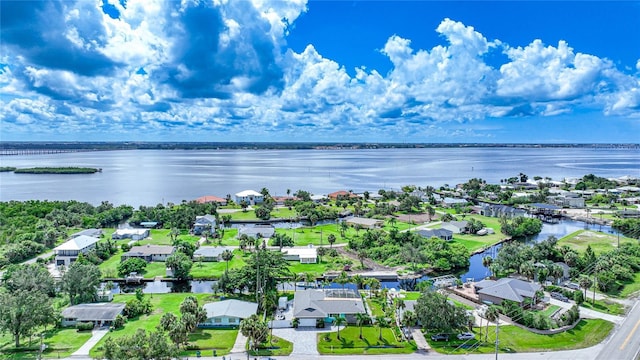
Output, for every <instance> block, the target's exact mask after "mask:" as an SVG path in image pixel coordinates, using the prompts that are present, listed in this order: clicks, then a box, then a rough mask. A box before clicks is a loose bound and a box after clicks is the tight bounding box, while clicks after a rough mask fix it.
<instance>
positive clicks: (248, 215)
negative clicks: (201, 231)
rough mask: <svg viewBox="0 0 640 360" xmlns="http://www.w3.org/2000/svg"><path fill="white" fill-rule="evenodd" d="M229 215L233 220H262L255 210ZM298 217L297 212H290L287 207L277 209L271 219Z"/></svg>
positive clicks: (272, 212) (273, 211)
mask: <svg viewBox="0 0 640 360" xmlns="http://www.w3.org/2000/svg"><path fill="white" fill-rule="evenodd" d="M254 209H255V207H254ZM229 215H231V219H232V220H260V219H258V217H257V216H256V212H255V210H247V211H236V212H233V213H229ZM297 216H298V214H297V213H296V211H295V210H293V209H291V210H289V208H287V207H277V208H275V209H273V210H272V211H271V219H290V218H295V217H297Z"/></svg>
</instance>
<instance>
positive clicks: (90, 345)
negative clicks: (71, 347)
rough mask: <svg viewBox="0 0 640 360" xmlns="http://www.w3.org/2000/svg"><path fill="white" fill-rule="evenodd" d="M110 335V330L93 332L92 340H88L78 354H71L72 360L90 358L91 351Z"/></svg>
mask: <svg viewBox="0 0 640 360" xmlns="http://www.w3.org/2000/svg"><path fill="white" fill-rule="evenodd" d="M107 333H109V330H93V331H92V332H91V338H90V339H89V340H87V342H86V343H84V345H82V346H81V347H80V349H78V350H77V351H76V352H74V353H73V354H71V357H72V358H87V357H89V351H90V350H91V349H92V348H93V347H94V346H95V345H96V344H97V343H98V341H100V339H102V338H103V337H104V336H105V335H107Z"/></svg>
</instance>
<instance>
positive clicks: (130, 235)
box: [111, 229, 149, 240]
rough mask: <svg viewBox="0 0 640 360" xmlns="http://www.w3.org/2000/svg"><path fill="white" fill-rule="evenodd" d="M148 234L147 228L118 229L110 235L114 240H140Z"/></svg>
mask: <svg viewBox="0 0 640 360" xmlns="http://www.w3.org/2000/svg"><path fill="white" fill-rule="evenodd" d="M148 236H149V229H118V230H116V231H115V232H114V233H113V234H112V235H111V238H112V239H114V240H119V239H131V240H142V239H144V238H147V237H148Z"/></svg>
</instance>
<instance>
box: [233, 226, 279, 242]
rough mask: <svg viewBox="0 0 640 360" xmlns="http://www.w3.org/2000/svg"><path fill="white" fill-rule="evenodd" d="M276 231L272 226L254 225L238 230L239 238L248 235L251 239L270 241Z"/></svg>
mask: <svg viewBox="0 0 640 360" xmlns="http://www.w3.org/2000/svg"><path fill="white" fill-rule="evenodd" d="M275 232H276V229H275V228H274V227H273V226H271V225H254V226H246V225H245V226H241V227H239V228H238V237H240V236H242V235H243V234H246V235H247V236H249V237H250V238H254V239H257V238H263V239H269V238H271V237H272V236H273V234H275Z"/></svg>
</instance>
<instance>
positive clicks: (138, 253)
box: [121, 244, 176, 261]
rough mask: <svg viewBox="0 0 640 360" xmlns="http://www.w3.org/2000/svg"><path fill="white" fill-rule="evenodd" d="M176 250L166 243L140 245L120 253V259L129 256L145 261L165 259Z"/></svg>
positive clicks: (122, 259)
mask: <svg viewBox="0 0 640 360" xmlns="http://www.w3.org/2000/svg"><path fill="white" fill-rule="evenodd" d="M175 251H176V248H175V247H173V246H168V245H150V244H147V245H142V246H134V247H132V248H131V250H129V251H127V252H126V253H124V254H122V257H121V261H125V260H126V259H129V258H140V259H143V260H145V261H166V260H167V258H168V257H169V256H170V255H171V254H173V253H174V252H175Z"/></svg>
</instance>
